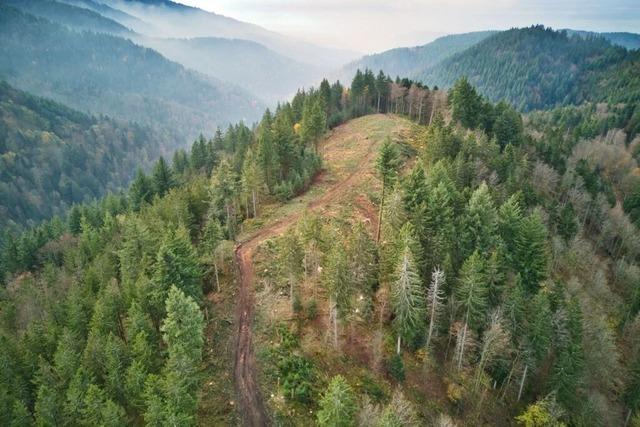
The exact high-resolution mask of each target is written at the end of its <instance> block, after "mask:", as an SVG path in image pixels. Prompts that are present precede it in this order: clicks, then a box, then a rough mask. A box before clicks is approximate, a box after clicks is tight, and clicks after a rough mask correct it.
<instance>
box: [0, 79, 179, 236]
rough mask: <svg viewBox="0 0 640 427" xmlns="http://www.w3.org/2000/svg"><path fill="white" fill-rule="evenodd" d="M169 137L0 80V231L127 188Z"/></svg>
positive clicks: (169, 145)
mask: <svg viewBox="0 0 640 427" xmlns="http://www.w3.org/2000/svg"><path fill="white" fill-rule="evenodd" d="M176 145H177V142H176V139H174V138H173V137H171V136H169V135H166V134H161V133H160V132H155V131H152V130H151V129H149V128H147V127H144V126H140V125H137V124H135V123H124V122H120V121H116V120H113V119H110V118H108V117H105V116H102V117H100V118H96V117H91V116H88V115H86V114H83V113H80V112H78V111H75V110H72V109H70V108H68V107H65V106H63V105H61V104H58V103H56V102H53V101H50V100H46V99H43V98H38V97H34V96H32V95H29V94H28V93H26V92H22V91H19V90H17V89H14V88H12V87H11V86H9V85H8V84H7V83H5V82H0V200H1V201H2V202H1V203H0V228H2V229H3V230H5V231H9V230H12V229H16V228H20V227H22V226H25V225H31V226H32V225H35V224H37V223H38V222H39V221H41V220H45V219H50V218H51V217H53V216H54V215H63V214H66V212H67V211H68V209H69V208H70V207H71V206H72V205H73V204H75V203H82V202H88V201H91V200H93V199H97V198H100V197H102V196H104V195H106V193H107V192H108V191H111V192H118V191H119V190H121V189H124V188H127V187H128V185H129V183H130V182H131V180H132V179H133V171H135V169H136V168H137V167H140V168H143V169H144V170H147V169H148V168H149V166H150V165H151V163H152V160H153V159H156V158H157V157H159V156H160V155H161V154H163V152H170V151H171V150H173V149H175V148H176Z"/></svg>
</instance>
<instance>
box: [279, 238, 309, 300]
mask: <svg viewBox="0 0 640 427" xmlns="http://www.w3.org/2000/svg"><path fill="white" fill-rule="evenodd" d="M303 258H304V250H303V249H302V246H301V245H300V241H299V240H298V236H297V235H296V233H295V231H294V229H293V228H290V229H289V230H288V231H287V232H286V233H285V235H284V237H283V239H282V248H281V250H280V266H281V267H282V269H283V271H284V274H285V277H286V279H287V281H288V282H289V299H290V301H291V306H292V307H293V303H294V286H295V285H296V284H297V282H298V280H299V279H300V275H301V274H302V272H303Z"/></svg>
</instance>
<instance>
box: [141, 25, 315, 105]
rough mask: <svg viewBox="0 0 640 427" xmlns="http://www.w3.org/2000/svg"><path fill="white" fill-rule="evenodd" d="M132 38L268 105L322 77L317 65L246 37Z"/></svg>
mask: <svg viewBox="0 0 640 427" xmlns="http://www.w3.org/2000/svg"><path fill="white" fill-rule="evenodd" d="M136 41H139V42H140V43H141V44H143V45H144V46H148V47H151V48H153V49H155V50H157V51H158V52H160V53H161V54H162V55H164V56H165V57H167V58H169V59H171V60H173V61H176V62H179V63H180V64H183V65H184V66H186V67H188V68H190V69H193V70H196V71H199V72H201V73H203V74H206V75H209V76H212V77H214V78H217V79H220V80H222V81H226V82H231V83H234V84H237V85H238V86H240V87H242V88H244V89H246V90H247V91H249V92H250V93H253V94H255V95H256V96H258V97H259V98H260V99H261V100H263V101H265V102H266V103H268V104H269V105H275V104H276V103H277V102H281V101H283V100H286V99H290V98H291V97H292V96H293V94H294V93H295V91H296V90H297V89H298V88H301V87H304V86H308V85H310V84H312V83H315V82H317V81H319V80H321V79H322V76H323V73H322V71H321V68H320V67H316V66H312V65H309V64H305V63H301V62H297V61H295V60H293V59H291V58H288V57H286V56H283V55H280V54H279V53H277V52H274V51H272V50H271V49H269V48H267V47H265V46H264V45H262V44H259V43H256V42H253V41H249V40H241V39H226V38H216V37H199V38H192V39H169V38H152V37H142V38H136Z"/></svg>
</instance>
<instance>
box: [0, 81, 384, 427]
mask: <svg viewBox="0 0 640 427" xmlns="http://www.w3.org/2000/svg"><path fill="white" fill-rule="evenodd" d="M387 79H388V78H387ZM360 90H361V89H360ZM345 93H348V92H345V89H344V88H343V87H342V86H341V85H340V84H337V83H336V84H333V85H330V84H329V83H328V82H326V81H323V83H322V84H321V85H320V87H319V88H318V89H317V90H312V91H308V92H299V93H298V94H297V95H296V96H295V97H294V99H293V100H292V102H291V103H287V104H284V105H282V106H281V107H280V108H279V109H278V110H277V111H276V112H275V113H271V112H269V111H267V112H266V113H265V114H264V116H263V118H262V120H261V122H260V124H259V125H258V127H257V128H256V130H255V131H252V130H250V129H249V128H247V127H246V126H244V125H243V124H239V125H236V126H232V127H230V128H229V129H228V130H227V131H226V132H225V133H218V134H216V135H214V136H213V138H211V139H209V140H206V139H204V138H201V139H198V140H197V141H196V142H195V143H194V144H193V146H192V148H191V150H190V152H188V153H187V152H185V151H183V150H179V151H177V152H176V154H175V155H174V157H173V162H172V164H171V165H169V164H168V163H167V162H166V161H165V160H164V159H162V158H161V159H160V160H159V161H158V162H156V164H155V166H154V168H153V171H152V173H151V174H150V175H146V174H145V173H144V172H142V171H139V172H138V173H137V175H136V177H135V179H134V181H133V183H132V185H131V187H130V189H129V191H128V192H126V193H124V194H120V195H109V196H107V197H106V198H104V199H102V200H101V201H99V202H93V203H89V204H83V205H78V206H75V207H74V208H73V209H72V210H71V211H70V213H69V214H68V215H67V216H65V217H56V218H54V219H53V220H51V221H45V222H43V223H42V224H41V225H38V226H36V227H34V228H32V229H30V230H28V231H26V232H24V233H22V234H20V235H12V236H5V237H4V238H3V241H2V245H1V247H2V251H1V252H0V253H1V254H2V255H1V257H0V267H1V270H0V272H1V274H0V277H2V280H3V282H4V283H5V284H6V286H3V287H2V288H1V289H0V301H1V302H2V304H0V318H1V321H0V330H1V334H0V337H1V339H2V344H3V345H2V346H0V359H1V360H2V366H3V368H2V370H1V371H0V391H1V393H0V408H2V410H1V411H0V414H1V416H2V419H1V422H2V424H7V423H10V422H11V421H15V420H19V421H20V422H21V423H23V425H30V424H32V423H36V424H68V423H75V422H79V423H87V424H99V425H122V424H139V423H141V422H142V421H144V422H145V423H149V424H154V423H155V424H157V425H166V424H167V423H178V424H184V423H186V424H192V423H194V420H195V418H194V417H195V414H196V409H197V408H198V407H199V406H200V408H201V409H200V411H204V412H205V413H207V412H206V411H207V410H206V409H205V408H204V407H203V405H204V406H206V405H207V404H209V402H198V400H197V396H198V395H199V390H200V388H201V386H202V384H203V383H202V381H201V379H202V377H201V376H200V374H199V372H200V366H201V363H205V365H204V366H203V368H205V369H207V370H211V369H213V370H214V371H215V369H219V370H218V371H216V372H218V373H219V374H220V375H219V377H218V379H217V380H214V381H218V383H219V384H224V383H225V380H224V375H222V374H223V373H224V372H225V370H226V369H229V366H228V365H224V363H227V362H224V360H226V356H225V355H224V354H216V353H215V352H214V353H211V350H209V349H207V351H206V356H203V355H204V353H205V352H204V349H203V344H204V342H205V339H204V337H203V325H204V324H203V314H202V312H201V311H200V309H199V306H201V307H208V308H207V309H206V310H205V318H208V317H206V316H209V315H208V314H207V313H215V312H216V311H215V310H218V309H220V310H222V309H223V306H222V304H220V307H217V306H216V305H215V304H213V305H209V304H210V303H206V304H205V302H204V301H203V299H202V297H203V293H206V292H212V291H213V292H214V293H215V292H220V289H221V288H220V287H221V283H223V284H224V286H225V287H224V288H223V289H226V292H230V291H231V288H230V283H231V280H232V275H233V271H234V268H233V266H232V264H233V256H232V253H233V246H234V245H233V243H232V241H233V239H235V237H236V236H237V234H238V233H239V232H240V231H241V230H242V228H243V227H244V223H245V222H247V221H254V224H259V221H260V218H261V215H262V211H263V208H264V209H267V208H268V207H269V206H272V205H273V204H274V203H281V202H278V200H279V201H286V200H288V199H290V198H291V197H294V196H296V195H297V194H300V192H302V191H304V190H305V189H306V188H307V187H308V186H309V185H310V184H311V183H312V180H313V178H314V176H315V175H316V174H317V172H318V171H319V168H320V165H321V163H320V158H319V155H318V154H317V153H318V150H319V148H318V142H319V140H320V138H322V135H323V133H324V132H325V130H326V128H327V122H328V120H329V118H330V117H332V118H333V121H334V124H338V123H340V122H341V121H343V120H346V119H348V118H349V117H352V116H354V115H360V114H365V113H368V112H371V111H372V110H373V108H374V105H377V103H374V102H373V99H372V98H370V97H365V98H362V95H359V96H358V97H354V98H353V99H352V98H350V97H345ZM351 93H353V94H355V93H356V92H353V91H351ZM47 105H48V104H47ZM386 105H391V103H386ZM48 108H50V109H55V108H61V107H56V106H55V105H51V106H49V107H48ZM80 117H84V116H79V118H77V120H80ZM216 290H217V291H216ZM212 295H213V294H212ZM223 295H224V294H219V296H220V297H221V298H224V296H223ZM226 301H227V302H226V304H228V303H229V300H226ZM211 315H214V314H211ZM178 320H179V321H178ZM225 324H226V323H225V322H224V321H223V320H221V321H220V325H225ZM213 326H214V325H210V326H208V327H213ZM214 332H215V329H214ZM214 335H215V333H214V334H212V335H211V336H214ZM206 342H207V343H208V345H215V343H212V342H210V341H209V338H207V341H206ZM212 348H213V347H212ZM203 357H204V359H205V362H203ZM220 363H223V365H222V366H221V367H220ZM216 366H217V367H218V368H216ZM227 378H228V377H227ZM218 394H220V393H218ZM223 397H224V395H223ZM231 398H232V397H231ZM214 399H215V398H214ZM227 402H228V400H227ZM221 410H222V413H223V414H226V415H224V417H225V418H224V419H226V420H228V419H229V418H228V417H232V416H233V411H232V410H230V409H229V408H226V407H218V408H214V411H215V412H216V413H218V414H219V413H220V411H221ZM218 416H219V415H218ZM176 420H177V421H176ZM205 423H206V421H205Z"/></svg>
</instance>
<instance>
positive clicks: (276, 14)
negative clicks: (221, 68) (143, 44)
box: [174, 0, 640, 53]
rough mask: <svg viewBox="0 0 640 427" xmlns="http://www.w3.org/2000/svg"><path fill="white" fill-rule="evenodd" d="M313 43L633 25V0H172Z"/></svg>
mask: <svg viewBox="0 0 640 427" xmlns="http://www.w3.org/2000/svg"><path fill="white" fill-rule="evenodd" d="M174 1H179V2H181V3H184V4H188V5H192V6H196V7H199V8H201V9H205V10H209V11H212V12H215V13H219V14H222V15H226V16H229V17H232V18H236V19H239V20H241V21H246V22H251V23H254V24H258V25H261V26H263V27H265V28H268V29H270V30H274V31H277V32H280V33H283V34H287V35H291V36H295V37H298V38H301V39H305V40H307V41H311V42H314V43H317V44H321V45H326V46H332V47H340V48H345V49H351V50H355V51H358V52H362V53H371V52H378V51H382V50H386V49H389V48H392V47H398V46H412V45H418V44H424V43H426V42H429V41H431V40H433V39H434V38H436V37H438V36H440V35H444V34H451V33H460V32H468V31H476V30H487V29H507V28H511V27H521V26H528V25H532V24H544V25H546V26H551V27H554V28H573V29H581V30H582V29H584V30H593V31H630V32H640V0H395V1H394V0H174Z"/></svg>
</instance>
